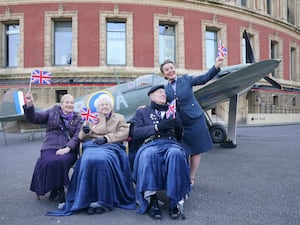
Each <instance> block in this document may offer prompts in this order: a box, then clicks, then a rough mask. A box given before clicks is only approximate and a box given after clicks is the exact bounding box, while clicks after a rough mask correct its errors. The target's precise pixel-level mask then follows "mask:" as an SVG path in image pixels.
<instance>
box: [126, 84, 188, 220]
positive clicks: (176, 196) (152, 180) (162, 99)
mask: <svg viewBox="0 0 300 225" xmlns="http://www.w3.org/2000/svg"><path fill="white" fill-rule="evenodd" d="M148 96H150V100H151V103H150V105H149V106H145V107H141V108H139V109H137V111H136V114H135V116H134V118H133V119H132V123H133V129H132V135H133V136H134V138H135V139H137V140H139V141H143V144H142V146H141V147H140V148H139V150H138V152H137V154H136V157H135V160H134V168H133V180H134V181H135V182H136V198H137V202H138V203H139V206H140V207H139V209H138V212H139V213H141V214H144V213H145V212H146V211H147V210H148V211H149V214H150V216H151V217H153V218H154V219H161V218H162V213H161V209H160V206H159V203H158V199H157V193H156V192H157V191H158V190H166V195H167V196H168V198H169V216H170V217H171V218H172V219H178V218H179V216H180V212H183V211H181V210H179V209H180V208H179V206H182V203H183V201H184V199H185V197H186V196H187V195H188V193H189V191H190V179H189V166H188V163H187V158H186V154H185V151H184V149H183V148H182V146H181V145H180V143H179V142H178V139H180V138H181V137H182V123H181V121H180V120H179V119H177V118H175V117H173V116H172V117H170V118H167V117H168V116H167V115H168V114H169V113H168V108H169V105H168V104H167V103H166V94H165V89H164V86H163V85H157V86H154V87H153V88H151V89H150V91H149V92H148ZM181 208H182V207H181ZM182 216H183V215H182ZM183 218H184V217H183Z"/></svg>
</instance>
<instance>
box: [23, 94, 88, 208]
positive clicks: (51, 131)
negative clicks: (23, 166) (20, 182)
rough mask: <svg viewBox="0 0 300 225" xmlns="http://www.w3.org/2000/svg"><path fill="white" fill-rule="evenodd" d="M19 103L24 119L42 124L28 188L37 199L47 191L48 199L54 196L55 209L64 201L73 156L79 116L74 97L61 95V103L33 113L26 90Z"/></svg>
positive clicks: (52, 198) (77, 140)
mask: <svg viewBox="0 0 300 225" xmlns="http://www.w3.org/2000/svg"><path fill="white" fill-rule="evenodd" d="M25 98H26V101H27V102H26V104H25V105H24V106H23V108H24V113H25V118H26V120H27V121H29V122H31V123H34V124H45V125H46V136H45V138H44V141H43V144H42V148H41V155H40V157H39V158H38V160H37V162H36V165H35V169H34V172H33V176H32V181H31V186H30V190H31V191H33V192H35V193H36V195H37V198H38V199H40V195H45V194H46V193H47V192H49V191H51V193H50V196H49V200H54V199H55V198H56V197H57V196H58V200H59V203H60V204H59V208H60V207H62V205H63V204H64V202H65V192H64V187H68V185H69V175H68V174H69V169H70V168H71V166H72V165H73V164H74V162H75V161H76V159H77V149H78V145H79V139H78V133H79V131H80V127H81V124H82V123H81V116H80V115H77V113H75V112H74V97H73V96H72V95H70V94H66V95H63V96H62V98H61V104H60V105H55V106H54V107H52V108H50V109H48V110H47V111H44V112H35V109H34V105H33V97H32V95H31V93H30V92H27V94H26V96H25Z"/></svg>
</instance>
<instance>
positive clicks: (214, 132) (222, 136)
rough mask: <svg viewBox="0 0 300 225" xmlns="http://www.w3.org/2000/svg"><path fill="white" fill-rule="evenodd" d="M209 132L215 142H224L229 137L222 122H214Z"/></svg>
mask: <svg viewBox="0 0 300 225" xmlns="http://www.w3.org/2000/svg"><path fill="white" fill-rule="evenodd" d="M209 132H210V136H211V139H212V141H213V143H222V142H224V141H225V140H226V138H227V134H226V130H225V128H224V126H222V125H221V124H213V125H212V126H211V127H210V128H209Z"/></svg>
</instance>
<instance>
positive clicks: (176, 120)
mask: <svg viewBox="0 0 300 225" xmlns="http://www.w3.org/2000/svg"><path fill="white" fill-rule="evenodd" d="M173 120H174V123H175V128H181V129H182V128H183V124H182V121H181V119H179V118H174V119H173Z"/></svg>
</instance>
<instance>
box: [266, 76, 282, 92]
mask: <svg viewBox="0 0 300 225" xmlns="http://www.w3.org/2000/svg"><path fill="white" fill-rule="evenodd" d="M264 79H265V80H266V81H268V82H269V83H270V84H272V85H273V86H274V87H276V88H278V89H281V88H282V87H281V85H280V84H279V83H278V82H277V81H275V80H273V79H272V78H270V77H267V76H265V77H264Z"/></svg>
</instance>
